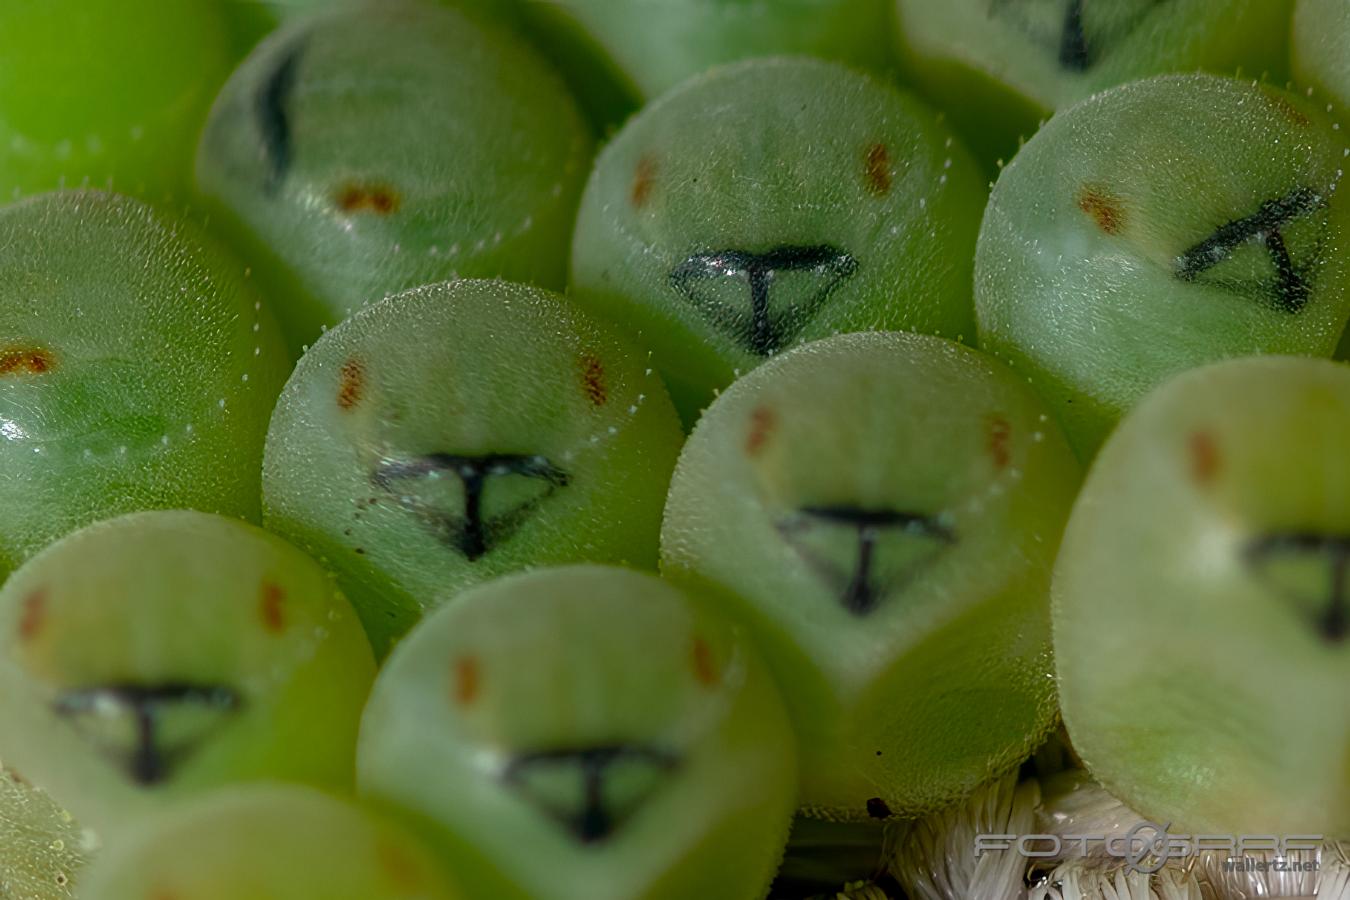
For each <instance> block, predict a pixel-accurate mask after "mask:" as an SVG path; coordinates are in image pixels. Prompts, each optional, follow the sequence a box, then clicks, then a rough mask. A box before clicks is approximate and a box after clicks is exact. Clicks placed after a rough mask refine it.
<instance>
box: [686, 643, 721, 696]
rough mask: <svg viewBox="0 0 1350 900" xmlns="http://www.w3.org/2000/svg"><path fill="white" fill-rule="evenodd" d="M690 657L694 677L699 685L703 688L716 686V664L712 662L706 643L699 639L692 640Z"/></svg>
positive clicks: (710, 651) (710, 652)
mask: <svg viewBox="0 0 1350 900" xmlns="http://www.w3.org/2000/svg"><path fill="white" fill-rule="evenodd" d="M691 655H692V656H693V661H694V677H695V678H697V679H698V681H699V684H702V685H704V686H705V687H712V686H713V685H715V684H717V663H716V662H714V661H713V655H712V650H711V649H710V648H709V647H708V642H707V641H705V640H703V638H701V637H696V638H694V644H693V647H692V654H691Z"/></svg>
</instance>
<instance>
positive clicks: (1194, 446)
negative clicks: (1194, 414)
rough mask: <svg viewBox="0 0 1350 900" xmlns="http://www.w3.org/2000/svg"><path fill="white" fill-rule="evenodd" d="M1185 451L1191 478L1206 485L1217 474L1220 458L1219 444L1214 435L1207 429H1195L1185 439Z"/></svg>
mask: <svg viewBox="0 0 1350 900" xmlns="http://www.w3.org/2000/svg"><path fill="white" fill-rule="evenodd" d="M1187 451H1188V453H1189V455H1190V462H1191V479H1192V480H1193V481H1195V483H1196V484H1199V485H1207V484H1210V483H1211V482H1213V481H1214V478H1215V477H1216V476H1217V475H1218V474H1219V466H1220V463H1221V460H1220V458H1219V445H1218V444H1217V443H1216V442H1215V441H1214V435H1212V434H1210V433H1209V432H1208V431H1197V432H1195V433H1193V434H1192V435H1191V436H1190V439H1189V440H1188V441H1187Z"/></svg>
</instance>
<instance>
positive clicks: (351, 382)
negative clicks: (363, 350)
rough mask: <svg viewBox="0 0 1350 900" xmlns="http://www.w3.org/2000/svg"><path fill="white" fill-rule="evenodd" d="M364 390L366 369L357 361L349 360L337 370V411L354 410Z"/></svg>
mask: <svg viewBox="0 0 1350 900" xmlns="http://www.w3.org/2000/svg"><path fill="white" fill-rule="evenodd" d="M365 390H366V367H365V366H364V365H363V364H362V363H361V361H360V360H359V359H349V360H347V361H346V362H344V363H343V364H342V366H341V368H339V369H338V392H337V405H338V408H339V409H342V410H350V409H354V408H355V407H356V405H357V404H358V403H360V402H361V398H362V396H364V394H365Z"/></svg>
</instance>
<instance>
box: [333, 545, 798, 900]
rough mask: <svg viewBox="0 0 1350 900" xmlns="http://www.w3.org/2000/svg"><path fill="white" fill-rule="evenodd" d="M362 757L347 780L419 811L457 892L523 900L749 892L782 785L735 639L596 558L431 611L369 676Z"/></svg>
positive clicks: (785, 805)
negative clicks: (495, 886) (489, 885)
mask: <svg viewBox="0 0 1350 900" xmlns="http://www.w3.org/2000/svg"><path fill="white" fill-rule="evenodd" d="M357 759H358V763H357V766H358V791H359V792H360V793H361V794H363V795H365V796H368V797H370V798H372V799H378V800H379V801H381V802H384V803H388V804H390V805H392V806H395V807H401V808H403V809H404V810H406V811H407V812H408V813H409V814H410V815H412V816H415V817H416V819H417V820H418V821H420V822H422V823H423V824H424V825H425V826H426V828H427V829H428V832H429V834H431V835H434V836H435V838H436V839H437V841H438V842H439V843H440V845H441V846H442V847H443V849H444V852H445V854H446V859H447V861H448V862H449V863H450V864H451V866H452V868H453V869H454V871H456V872H457V873H458V874H459V875H460V876H461V877H462V878H463V879H464V880H465V883H466V884H474V883H475V880H476V879H483V880H500V879H504V880H505V881H506V882H508V883H510V884H511V885H512V887H511V889H510V890H507V891H505V893H506V895H507V896H522V897H527V898H537V900H543V898H549V900H582V898H585V900H610V898H613V900H617V898H632V900H635V898H642V900H686V898H689V897H726V898H738V900H739V898H747V900H748V898H752V897H762V896H764V892H765V890H766V889H767V887H768V884H769V879H770V877H771V876H772V874H773V869H774V868H775V866H776V865H777V863H778V857H779V855H780V853H781V852H782V848H783V844H784V842H785V840H786V838H787V831H788V820H789V818H790V814H791V812H792V808H793V800H794V781H795V778H796V770H795V766H794V763H795V754H794V748H793V739H792V733H791V729H790V726H789V724H788V720H787V716H786V714H785V713H784V711H783V706H782V703H781V701H780V700H779V697H778V693H777V689H776V687H775V686H774V684H773V683H772V681H771V680H770V678H769V674H768V672H767V670H766V669H765V668H764V667H763V665H762V664H761V663H760V662H759V660H758V658H757V657H756V655H755V653H754V651H753V649H752V647H751V645H750V644H749V643H748V641H747V640H746V639H745V636H744V635H743V634H741V633H740V632H738V631H737V630H735V629H733V628H731V627H729V626H728V625H727V624H725V623H724V622H723V621H722V620H721V619H720V618H717V617H714V616H713V615H712V614H711V613H709V612H707V611H705V610H704V609H703V608H702V607H701V606H698V605H697V604H696V603H695V602H693V601H691V598H690V597H689V596H687V595H685V594H683V593H682V592H681V591H679V590H677V589H675V588H673V587H671V586H669V585H667V584H665V583H664V582H661V581H659V580H657V579H656V578H655V577H654V576H651V575H645V574H641V573H637V572H632V571H629V570H624V569H616V568H606V567H602V566H576V567H569V568H563V569H544V570H539V571H535V572H531V573H525V574H518V575H512V576H509V577H507V578H503V579H500V580H498V581H494V582H491V583H489V584H485V585H481V586H479V587H476V588H473V589H472V590H470V591H466V592H465V593H464V594H462V595H461V596H460V597H459V598H457V599H456V600H455V602H454V603H451V604H449V605H447V606H445V607H442V608H441V609H439V610H437V611H436V612H435V613H434V614H432V615H430V616H428V617H427V619H426V620H425V621H424V622H423V623H422V624H421V625H419V626H418V628H417V629H416V630H414V631H413V632H412V633H411V634H410V635H409V636H408V637H407V638H406V639H405V640H404V641H403V643H401V644H400V645H399V646H398V647H397V648H396V649H395V651H394V653H393V655H392V656H391V657H390V659H389V662H388V664H387V665H386V666H385V668H384V670H383V671H382V672H381V674H380V677H379V679H378V680H377V682H376V686H375V689H374V691H373V692H372V694H371V702H370V704H369V706H368V707H367V710H366V714H365V717H364V718H363V720H362V723H361V740H360V745H359V748H358V753H357ZM513 891H516V892H518V893H513ZM501 895H502V894H501V893H488V892H486V891H483V896H501Z"/></svg>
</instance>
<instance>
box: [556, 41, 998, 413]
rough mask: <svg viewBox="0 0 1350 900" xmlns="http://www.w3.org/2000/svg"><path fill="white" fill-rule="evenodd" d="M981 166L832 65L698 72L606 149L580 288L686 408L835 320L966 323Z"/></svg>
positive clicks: (579, 262)
mask: <svg viewBox="0 0 1350 900" xmlns="http://www.w3.org/2000/svg"><path fill="white" fill-rule="evenodd" d="M983 203H984V184H983V182H982V180H981V179H980V177H979V175H978V174H977V173H976V171H975V168H974V165H973V164H972V163H971V162H970V159H969V157H968V156H967V155H966V152H965V150H964V149H962V147H961V146H960V145H959V144H958V143H956V142H955V141H953V139H952V138H951V136H950V134H949V133H948V132H947V130H946V129H945V128H944V127H942V125H941V124H940V123H939V122H938V121H937V120H936V119H935V117H934V115H933V113H931V112H930V111H928V110H927V109H926V108H925V107H923V106H922V105H921V104H919V103H918V102H917V101H915V100H913V99H912V98H910V97H909V96H908V95H906V94H903V93H901V92H900V91H898V90H896V89H895V88H892V87H890V86H889V85H887V84H884V83H882V82H880V81H878V80H874V79H872V78H870V77H868V76H866V75H862V74H860V73H857V72H853V71H851V70H849V69H846V68H844V67H843V66H839V65H835V64H833V63H825V62H820V61H817V60H809V59H773V60H755V61H751V62H747V63H742V64H739V65H735V66H731V67H727V68H724V69H719V70H717V71H715V72H713V73H712V74H709V75H707V76H704V77H702V78H698V79H695V80H693V81H691V82H689V83H687V84H686V85H684V86H683V87H681V88H679V89H678V90H676V91H674V92H673V93H671V94H669V95H667V96H666V97H664V98H662V99H661V100H659V101H657V102H656V103H654V104H652V105H651V106H649V107H647V108H646V109H645V110H643V111H642V112H641V113H639V114H638V116H637V117H636V118H634V119H633V120H632V121H631V122H629V124H628V125H627V126H626V127H625V128H624V129H623V131H621V132H620V133H619V135H618V136H617V137H616V138H615V139H614V141H613V142H612V143H610V144H609V146H608V147H606V148H605V151H604V152H603V153H602V154H601V156H600V159H599V162H598V163H597V166H596V170H595V172H594V174H593V175H592V176H591V181H590V184H589V185H588V186H587V189H586V194H585V196H584V198H583V200H582V206H581V213H580V217H579V219H578V222H577V232H576V237H575V242H574V245H573V248H572V276H571V277H572V288H573V291H574V292H575V293H576V295H577V296H578V297H579V298H580V300H581V301H582V302H583V303H585V304H586V305H588V306H589V307H590V308H592V309H594V310H596V311H598V312H600V313H602V314H603V315H605V316H607V317H609V318H612V319H614V320H615V321H618V322H621V323H622V324H623V325H624V326H625V327H627V328H629V329H630V330H632V331H634V332H636V333H640V335H641V339H642V342H643V343H644V344H645V345H646V346H649V347H650V348H651V349H652V351H653V353H654V354H655V359H656V362H657V366H658V368H659V369H660V370H661V372H662V374H663V375H664V376H665V377H666V380H667V383H668V384H670V386H671V393H672V394H673V395H674V397H675V400H676V403H677V405H678V406H680V408H681V411H682V412H683V413H684V414H685V416H686V418H687V419H690V418H693V416H694V414H695V413H696V412H697V411H698V410H699V409H701V408H702V407H703V406H704V405H706V403H707V402H708V401H709V400H710V399H711V397H712V395H713V392H714V391H715V389H717V388H720V387H723V386H725V385H726V384H729V383H730V382H731V381H732V379H733V378H734V377H735V376H736V374H737V373H738V372H744V371H748V370H749V369H751V368H753V367H754V366H756V365H758V364H759V363H760V362H762V361H763V360H764V359H766V358H767V357H769V356H772V355H773V354H775V353H778V352H781V351H782V350H785V349H787V348H788V347H790V346H792V345H793V344H796V343H799V342H801V341H805V340H811V339H813V338H819V337H826V336H828V335H831V334H836V333H838V332H840V331H862V330H874V329H884V328H903V329H909V330H915V331H923V332H931V333H936V334H942V335H945V336H947V337H951V338H958V337H970V336H971V335H972V333H973V322H972V318H971V316H972V313H971V300H970V277H971V274H970V258H971V248H972V246H973V241H974V236H975V233H976V230H977V228H978V220H979V216H980V212H981V210H982V208H983Z"/></svg>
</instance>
